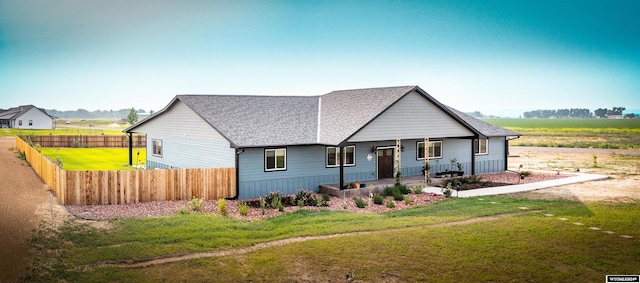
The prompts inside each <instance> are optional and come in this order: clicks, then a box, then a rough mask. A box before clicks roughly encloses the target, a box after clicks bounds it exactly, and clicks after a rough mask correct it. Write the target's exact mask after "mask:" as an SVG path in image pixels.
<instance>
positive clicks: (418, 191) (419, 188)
mask: <svg viewBox="0 0 640 283" xmlns="http://www.w3.org/2000/svg"><path fill="white" fill-rule="evenodd" d="M422 190H424V187H423V186H420V185H418V186H414V187H413V193H414V194H421V193H422Z"/></svg>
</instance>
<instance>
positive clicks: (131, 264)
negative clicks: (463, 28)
mask: <svg viewBox="0 0 640 283" xmlns="http://www.w3.org/2000/svg"><path fill="white" fill-rule="evenodd" d="M521 209H523V210H526V209H528V208H525V207H523V208H521ZM533 212H540V211H523V212H513V213H505V214H499V215H493V216H485V217H475V218H471V219H466V220H461V221H454V222H446V223H438V224H430V225H423V226H414V227H405V228H396V229H388V230H382V231H366V232H351V233H342V234H330V235H321V236H307V237H294V238H288V239H283V240H277V241H272V242H266V243H259V244H255V245H253V246H251V247H246V248H240V249H231V250H222V251H209V252H196V253H190V254H178V255H169V256H165V257H159V258H152V259H143V260H135V261H133V260H122V261H110V262H103V263H97V264H92V265H90V266H87V267H88V268H90V267H119V268H143V267H149V266H153V265H159V264H166V263H172V262H178V261H185V260H191V259H197V258H208V257H220V256H230V255H239V254H246V253H249V252H253V251H256V250H260V249H265V248H271V247H278V246H284V245H288V244H293V243H300V242H306V241H311V240H325V239H333V238H339V237H349V236H361V235H371V234H376V233H386V232H396V231H404V230H409V229H420V228H423V229H429V228H436V227H450V226H459V225H467V224H472V223H478V222H487V221H494V220H498V219H502V218H506V217H511V216H515V215H522V214H526V213H533Z"/></svg>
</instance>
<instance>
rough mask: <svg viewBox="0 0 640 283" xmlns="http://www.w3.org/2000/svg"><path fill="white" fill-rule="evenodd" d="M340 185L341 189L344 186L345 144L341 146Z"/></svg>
mask: <svg viewBox="0 0 640 283" xmlns="http://www.w3.org/2000/svg"><path fill="white" fill-rule="evenodd" d="M338 186H339V188H340V189H341V190H342V186H344V146H340V184H338Z"/></svg>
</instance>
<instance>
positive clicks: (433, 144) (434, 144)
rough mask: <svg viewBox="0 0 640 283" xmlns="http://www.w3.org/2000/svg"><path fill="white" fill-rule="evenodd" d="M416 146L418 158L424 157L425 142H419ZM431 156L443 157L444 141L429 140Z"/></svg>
mask: <svg viewBox="0 0 640 283" xmlns="http://www.w3.org/2000/svg"><path fill="white" fill-rule="evenodd" d="M416 148H417V153H416V156H417V159H418V160H420V159H424V142H418V144H417V146H416ZM429 158H442V141H430V142H429Z"/></svg>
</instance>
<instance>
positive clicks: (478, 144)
mask: <svg viewBox="0 0 640 283" xmlns="http://www.w3.org/2000/svg"><path fill="white" fill-rule="evenodd" d="M481 140H485V141H487V146H486V149H487V151H486V152H480V141H481ZM473 142H474V147H473V154H475V155H488V154H489V139H488V138H487V139H475V140H474V141H473ZM476 144H477V146H478V153H476V148H475V146H476Z"/></svg>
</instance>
